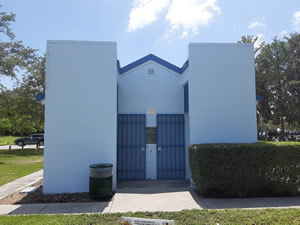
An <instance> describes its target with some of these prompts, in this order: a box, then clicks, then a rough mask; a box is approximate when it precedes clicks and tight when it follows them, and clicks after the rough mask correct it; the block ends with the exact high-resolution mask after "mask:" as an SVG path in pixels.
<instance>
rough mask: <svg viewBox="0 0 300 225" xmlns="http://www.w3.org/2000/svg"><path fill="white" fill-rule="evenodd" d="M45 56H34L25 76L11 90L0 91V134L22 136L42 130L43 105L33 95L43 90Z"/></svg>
mask: <svg viewBox="0 0 300 225" xmlns="http://www.w3.org/2000/svg"><path fill="white" fill-rule="evenodd" d="M45 63H46V60H45V57H39V58H36V60H35V64H33V65H31V66H29V67H28V68H27V76H25V77H24V78H23V82H22V83H21V84H20V85H19V86H18V87H15V88H14V89H13V90H2V91H0V121H1V119H2V120H3V121H6V122H7V124H10V126H3V127H2V123H1V122H0V134H1V131H2V134H11V135H20V136H24V135H26V134H29V133H34V132H43V130H44V106H43V105H42V104H40V103H39V102H37V101H36V99H35V96H36V95H38V94H39V93H41V92H44V91H45Z"/></svg>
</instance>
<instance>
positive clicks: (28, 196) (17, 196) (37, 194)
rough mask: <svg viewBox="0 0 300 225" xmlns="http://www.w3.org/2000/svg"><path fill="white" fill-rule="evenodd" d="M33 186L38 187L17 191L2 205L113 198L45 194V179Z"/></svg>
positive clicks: (95, 200)
mask: <svg viewBox="0 0 300 225" xmlns="http://www.w3.org/2000/svg"><path fill="white" fill-rule="evenodd" d="M31 187H38V189H37V190H35V191H34V192H32V193H22V194H21V193H20V192H16V193H14V194H12V195H10V196H8V197H6V198H4V199H1V200H0V205H13V204H33V203H65V202H101V201H109V200H111V199H93V198H90V196H89V193H86V192H83V193H64V194H52V195H44V194H43V180H41V181H39V182H37V183H35V184H33V185H31Z"/></svg>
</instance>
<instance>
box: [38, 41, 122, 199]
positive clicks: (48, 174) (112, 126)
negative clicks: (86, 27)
mask: <svg viewBox="0 0 300 225" xmlns="http://www.w3.org/2000/svg"><path fill="white" fill-rule="evenodd" d="M116 61H117V51H116V44H115V43H114V42H82V41H48V43H47V78H46V79H47V80H46V96H47V97H46V113H45V152H44V187H43V191H44V193H62V192H87V191H88V189H89V188H88V185H89V165H90V164H92V163H104V162H106V163H112V164H113V165H114V183H113V186H114V188H115V187H116V134H117V132H116V129H117V101H116V99H117V89H116V88H117V66H116Z"/></svg>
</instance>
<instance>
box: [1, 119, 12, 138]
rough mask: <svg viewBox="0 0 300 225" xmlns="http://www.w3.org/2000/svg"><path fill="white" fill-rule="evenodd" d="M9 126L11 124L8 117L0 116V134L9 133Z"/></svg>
mask: <svg viewBox="0 0 300 225" xmlns="http://www.w3.org/2000/svg"><path fill="white" fill-rule="evenodd" d="M11 127H12V125H11V123H10V120H9V119H7V118H0V135H5V134H9V131H10V130H11Z"/></svg>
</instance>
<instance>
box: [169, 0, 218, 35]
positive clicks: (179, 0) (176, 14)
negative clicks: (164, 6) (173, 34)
mask: <svg viewBox="0 0 300 225" xmlns="http://www.w3.org/2000/svg"><path fill="white" fill-rule="evenodd" d="M220 13H221V10H220V7H219V6H218V5H217V0H184V1H183V0H173V1H172V3H171V4H170V7H169V9H168V13H167V15H166V17H165V19H166V20H167V21H168V22H169V24H170V26H171V30H172V31H177V30H178V29H183V32H182V34H181V35H180V38H185V37H187V36H188V35H189V33H190V32H192V33H195V34H197V33H198V29H199V27H200V26H206V25H208V24H209V23H210V22H211V21H212V19H213V18H214V16H215V15H216V14H220Z"/></svg>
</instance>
